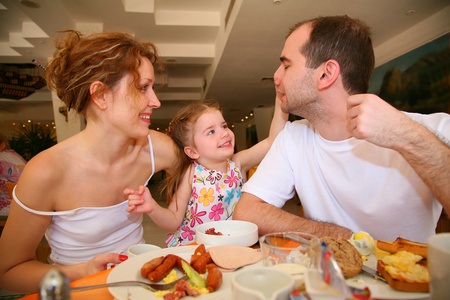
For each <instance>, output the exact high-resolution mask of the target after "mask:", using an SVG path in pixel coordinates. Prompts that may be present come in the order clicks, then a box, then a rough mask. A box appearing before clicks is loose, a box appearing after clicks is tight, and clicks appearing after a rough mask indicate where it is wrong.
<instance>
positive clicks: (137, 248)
mask: <svg viewBox="0 0 450 300" xmlns="http://www.w3.org/2000/svg"><path fill="white" fill-rule="evenodd" d="M160 249H161V247H158V246H156V245H150V244H136V245H133V246H131V247H130V248H128V250H127V254H128V257H133V256H136V255H139V254H142V253H146V252H150V251H155V250H160Z"/></svg>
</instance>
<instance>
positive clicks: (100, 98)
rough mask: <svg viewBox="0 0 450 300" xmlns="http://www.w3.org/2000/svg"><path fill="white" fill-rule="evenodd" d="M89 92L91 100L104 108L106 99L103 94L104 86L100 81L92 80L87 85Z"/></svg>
mask: <svg viewBox="0 0 450 300" xmlns="http://www.w3.org/2000/svg"><path fill="white" fill-rule="evenodd" d="M89 92H90V94H91V99H92V101H93V102H94V103H95V104H96V105H97V106H98V107H99V108H100V109H106V107H107V100H106V94H105V86H104V83H103V82H101V81H94V82H93V83H91V85H90V86H89Z"/></svg>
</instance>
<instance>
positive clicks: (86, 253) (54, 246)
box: [13, 135, 155, 265]
mask: <svg viewBox="0 0 450 300" xmlns="http://www.w3.org/2000/svg"><path fill="white" fill-rule="evenodd" d="M148 141H149V146H150V156H151V160H152V174H151V175H150V177H149V178H148V179H147V181H146V182H145V185H147V184H148V182H149V180H150V179H151V178H152V176H153V174H154V173H155V163H154V154H153V146H152V142H151V139H150V135H148ZM13 198H14V200H15V201H16V203H17V204H19V205H20V206H21V207H22V208H23V209H25V210H26V211H29V212H31V213H34V214H37V215H46V216H52V220H51V222H50V226H49V228H48V229H47V231H46V233H45V238H46V239H47V241H48V243H49V245H50V248H51V254H50V259H51V260H52V261H53V262H54V263H56V264H61V265H73V264H77V263H82V262H86V261H89V260H90V259H92V258H93V257H94V256H95V255H97V254H101V253H121V252H125V251H126V250H127V249H128V247H130V246H131V245H134V244H139V243H144V242H145V241H144V240H143V228H142V214H136V213H128V212H127V211H126V208H127V207H128V201H124V202H122V203H119V204H116V205H113V206H107V207H79V208H76V209H73V210H68V211H58V212H42V211H37V210H34V209H31V208H29V207H26V206H25V205H24V204H23V203H22V202H20V201H19V199H18V198H17V197H16V190H15V188H14V190H13Z"/></svg>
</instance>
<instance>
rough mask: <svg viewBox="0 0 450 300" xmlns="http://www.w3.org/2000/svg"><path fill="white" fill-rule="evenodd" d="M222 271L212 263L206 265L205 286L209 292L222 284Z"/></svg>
mask: <svg viewBox="0 0 450 300" xmlns="http://www.w3.org/2000/svg"><path fill="white" fill-rule="evenodd" d="M222 280H223V278H222V271H220V270H219V267H217V266H216V265H214V264H209V265H208V276H206V287H207V289H208V291H210V292H211V293H212V292H214V291H215V290H217V289H218V288H219V287H220V286H221V285H222Z"/></svg>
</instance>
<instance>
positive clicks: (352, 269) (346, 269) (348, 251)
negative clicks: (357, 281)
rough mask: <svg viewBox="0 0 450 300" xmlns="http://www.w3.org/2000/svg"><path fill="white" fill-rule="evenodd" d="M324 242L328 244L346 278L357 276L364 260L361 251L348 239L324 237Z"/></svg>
mask: <svg viewBox="0 0 450 300" xmlns="http://www.w3.org/2000/svg"><path fill="white" fill-rule="evenodd" d="M321 240H322V242H325V243H326V244H327V245H328V248H330V250H331V251H332V252H333V254H334V258H335V259H336V262H337V263H338V265H339V267H340V268H341V270H342V273H343V274H344V277H345V278H350V277H353V276H356V275H358V274H359V272H361V269H362V266H363V260H362V256H361V253H359V252H358V249H356V248H355V246H353V245H352V244H351V243H350V242H349V241H347V240H346V239H343V238H340V239H334V238H332V237H323V238H322V239H321Z"/></svg>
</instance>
